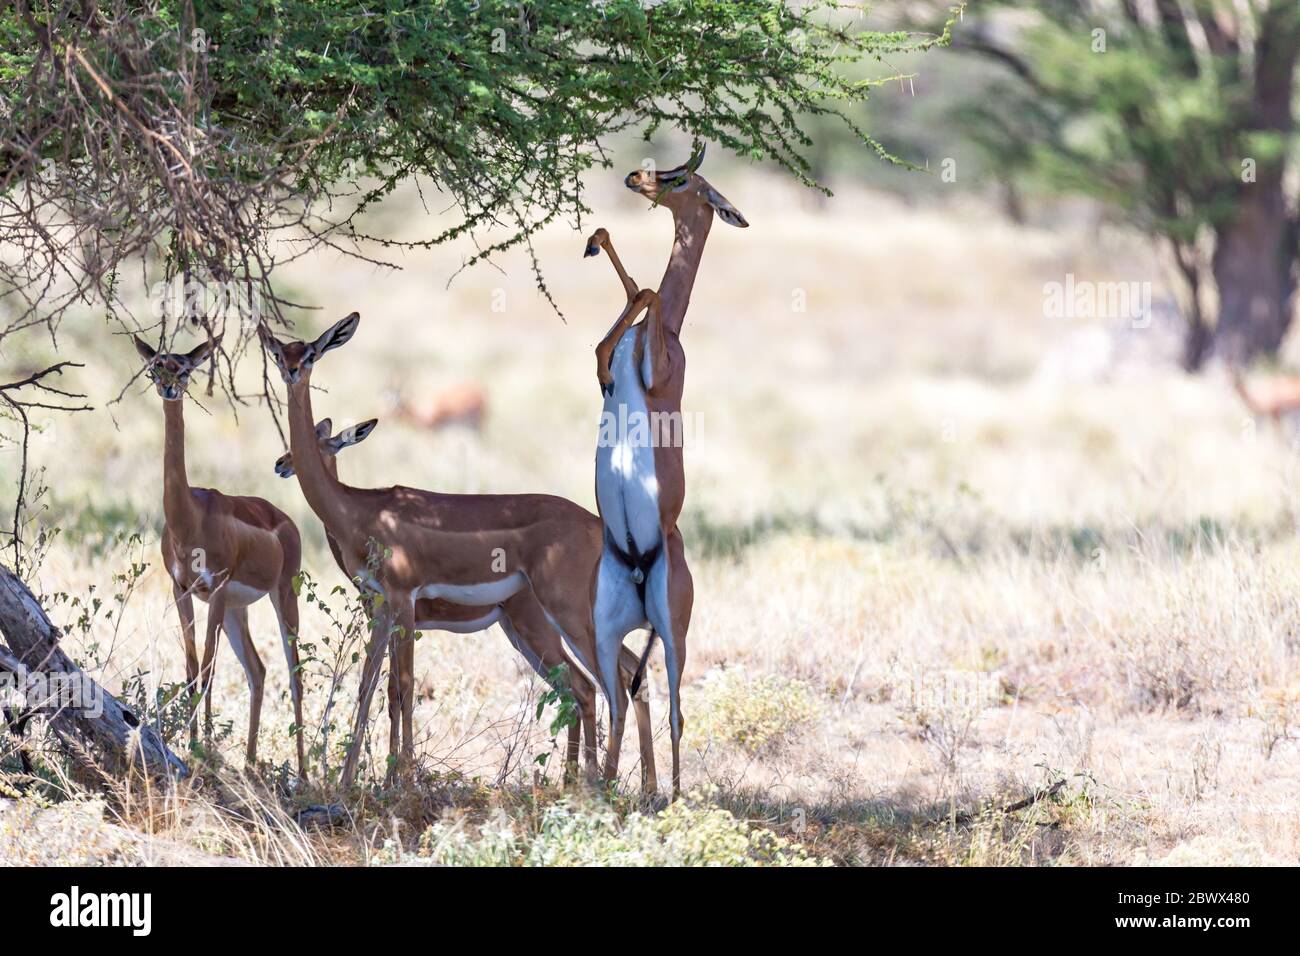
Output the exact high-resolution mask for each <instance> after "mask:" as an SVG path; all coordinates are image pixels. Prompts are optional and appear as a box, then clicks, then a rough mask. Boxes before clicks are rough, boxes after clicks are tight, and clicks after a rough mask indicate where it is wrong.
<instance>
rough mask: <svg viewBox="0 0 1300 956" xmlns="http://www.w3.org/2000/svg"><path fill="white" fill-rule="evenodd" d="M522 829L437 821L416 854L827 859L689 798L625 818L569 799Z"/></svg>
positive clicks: (763, 861) (546, 859) (693, 861)
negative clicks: (534, 825)
mask: <svg viewBox="0 0 1300 956" xmlns="http://www.w3.org/2000/svg"><path fill="white" fill-rule="evenodd" d="M522 829H523V828H522V827H521V826H520V825H519V824H517V823H512V822H511V821H510V820H509V819H507V818H506V817H505V815H504V814H501V815H499V816H498V817H497V818H496V819H495V820H493V821H491V822H489V823H488V824H486V825H484V826H482V827H480V828H479V829H478V830H477V831H476V832H471V830H470V828H469V827H468V826H467V825H466V824H465V823H464V821H463V820H461V821H440V822H439V823H437V824H434V825H433V826H431V827H429V828H428V829H427V830H425V832H424V834H423V835H422V836H421V837H420V846H419V856H420V857H421V858H424V859H427V860H428V861H429V862H431V863H436V864H443V865H449V866H821V865H829V864H828V863H827V862H826V861H824V860H821V859H819V858H817V857H813V856H810V855H808V853H807V851H806V850H804V848H803V847H802V846H800V845H799V844H797V843H792V842H790V841H788V840H785V839H783V838H781V837H779V836H776V835H775V834H774V833H772V832H770V831H768V830H764V829H761V828H757V827H752V826H751V825H750V824H748V823H746V822H745V821H743V820H737V819H736V818H735V817H733V816H732V815H731V814H730V813H729V812H727V811H726V810H723V809H720V808H718V807H713V806H708V805H698V804H694V803H691V802H689V801H680V800H679V801H678V802H676V803H674V804H672V805H671V806H669V807H668V808H667V809H665V810H662V811H660V812H658V813H655V814H650V815H647V814H643V813H639V812H633V813H630V814H628V816H627V817H625V818H623V819H620V818H619V816H618V814H617V813H615V812H614V810H613V809H612V808H610V807H608V806H604V805H599V804H580V803H577V802H575V801H572V800H565V801H563V802H561V803H557V804H554V805H552V806H550V807H547V808H546V810H545V811H544V812H543V814H542V817H541V820H540V823H539V824H538V826H537V829H536V832H535V833H532V834H530V835H527V836H525V835H524V834H523V833H522V832H521V831H522ZM382 862H396V861H389V860H386V859H385V860H382Z"/></svg>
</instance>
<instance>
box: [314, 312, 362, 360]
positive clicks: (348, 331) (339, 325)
mask: <svg viewBox="0 0 1300 956" xmlns="http://www.w3.org/2000/svg"><path fill="white" fill-rule="evenodd" d="M360 324H361V313H360V312H353V313H352V314H351V315H349V316H348V317H347V318H345V319H339V321H337V322H335V323H334V324H333V325H331V326H330V327H329V328H328V329H326V330H325V332H324V334H322V335H321V337H320V338H318V339H317V340H316V341H315V342H313V343H312V344H311V348H312V351H313V352H315V353H316V354H317V355H318V356H319V355H324V354H325V353H326V352H328V351H329V350H330V349H336V348H338V347H339V346H340V345H347V344H348V340H349V339H350V338H352V336H353V334H355V332H356V331H357V326H358V325H360Z"/></svg>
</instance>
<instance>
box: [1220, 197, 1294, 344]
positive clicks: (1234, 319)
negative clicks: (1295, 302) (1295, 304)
mask: <svg viewBox="0 0 1300 956" xmlns="http://www.w3.org/2000/svg"><path fill="white" fill-rule="evenodd" d="M1247 189H1248V191H1247V193H1246V195H1245V197H1244V201H1243V202H1242V204H1241V205H1240V206H1239V207H1238V211H1237V215H1236V217H1235V219H1234V220H1233V221H1232V222H1231V223H1229V224H1228V225H1226V226H1224V227H1223V228H1222V229H1221V230H1220V231H1219V239H1218V245H1217V246H1216V248H1215V250H1214V266H1213V268H1214V281H1215V284H1216V285H1217V286H1218V290H1219V317H1218V323H1217V325H1216V327H1215V332H1214V352H1215V353H1216V354H1217V355H1218V356H1219V357H1220V358H1222V359H1223V360H1224V361H1226V362H1228V363H1229V364H1231V365H1234V366H1235V365H1243V364H1246V363H1248V362H1249V361H1250V360H1251V359H1253V358H1255V357H1256V356H1257V355H1260V354H1261V353H1262V354H1269V355H1271V354H1272V353H1274V352H1276V351H1277V349H1278V347H1279V346H1280V345H1281V344H1282V339H1283V337H1284V336H1285V335H1286V332H1287V329H1288V328H1289V326H1290V324H1291V312H1292V295H1291V292H1292V280H1291V265H1292V263H1291V259H1292V250H1291V249H1290V248H1289V240H1290V232H1291V231H1290V228H1289V224H1288V216H1287V209H1286V203H1285V199H1284V198H1283V195H1282V190H1281V183H1280V182H1279V183H1278V185H1277V188H1276V189H1265V187H1264V184H1263V183H1255V184H1253V187H1247Z"/></svg>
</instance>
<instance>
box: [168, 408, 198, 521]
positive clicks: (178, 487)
mask: <svg viewBox="0 0 1300 956" xmlns="http://www.w3.org/2000/svg"><path fill="white" fill-rule="evenodd" d="M184 407H185V399H184V398H181V399H179V400H178V401H174V402H169V401H166V400H164V401H163V515H164V516H165V517H166V519H167V525H168V527H170V528H171V529H172V530H173V531H175V532H184V531H187V530H189V529H192V528H193V527H194V525H195V524H196V523H197V520H198V519H197V515H196V513H195V509H194V499H193V497H192V496H191V495H190V481H189V477H188V476H187V475H186V473H185V415H184Z"/></svg>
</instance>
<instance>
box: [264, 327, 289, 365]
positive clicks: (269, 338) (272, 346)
mask: <svg viewBox="0 0 1300 956" xmlns="http://www.w3.org/2000/svg"><path fill="white" fill-rule="evenodd" d="M257 337H258V338H259V339H261V340H262V348H264V349H266V350H267V351H268V352H270V353H271V357H272V358H274V359H276V360H279V359H281V358H283V357H284V343H282V342H281V341H280V340H279V339H277V338H276V337H275V336H274V335H272V334H271V330H270V329H268V328H267V327H266V326H265V325H258V327H257Z"/></svg>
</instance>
